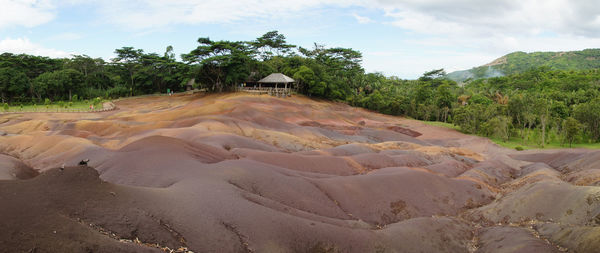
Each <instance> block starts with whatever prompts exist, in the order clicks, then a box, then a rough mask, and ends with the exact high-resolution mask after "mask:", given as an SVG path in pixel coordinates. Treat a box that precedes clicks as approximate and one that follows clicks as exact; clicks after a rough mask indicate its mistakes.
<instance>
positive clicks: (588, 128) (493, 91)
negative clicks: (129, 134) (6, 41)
mask: <svg viewBox="0 0 600 253" xmlns="http://www.w3.org/2000/svg"><path fill="white" fill-rule="evenodd" d="M197 41H198V46H197V47H196V48H195V49H193V50H191V51H190V52H189V53H187V54H183V55H181V58H182V60H183V62H180V61H177V60H176V57H175V54H174V49H173V47H171V46H168V47H167V48H166V50H165V52H164V53H161V54H158V53H146V52H144V51H143V50H141V49H135V48H133V47H122V48H120V49H116V50H115V58H114V59H112V60H111V62H105V61H104V60H102V59H99V58H97V59H94V58H91V57H89V56H86V55H75V56H73V57H72V58H70V59H50V58H47V57H38V56H29V55H13V54H8V53H5V54H1V55H0V99H1V101H0V103H10V104H23V103H26V104H34V103H40V102H41V101H44V105H45V106H46V108H50V107H52V105H51V101H71V102H72V103H70V102H68V103H65V102H58V103H59V104H60V107H65V106H67V107H71V106H75V107H77V106H80V105H79V103H78V101H80V100H84V101H85V103H84V104H87V105H88V106H89V104H90V103H91V104H93V105H94V106H95V107H98V108H100V106H101V104H102V97H104V98H118V97H125V96H132V95H142V94H154V93H160V92H164V91H165V90H167V89H170V90H173V91H182V90H183V89H184V85H185V84H186V82H187V81H188V80H191V79H195V83H197V84H198V85H199V88H204V89H206V90H208V91H213V92H220V91H230V90H234V89H235V88H236V87H239V85H240V84H241V83H245V82H255V81H257V80H259V79H261V78H262V77H265V76H266V75H268V74H271V73H273V72H281V73H284V74H285V75H288V76H291V77H293V78H294V79H296V81H297V86H296V87H297V91H298V92H300V93H303V94H306V95H309V96H314V97H319V98H323V99H329V100H335V101H340V102H347V103H349V104H351V105H353V106H360V107H364V108H367V109H370V110H374V111H377V112H380V113H386V114H391V115H404V116H407V117H412V118H415V119H422V120H427V121H438V122H440V124H442V122H443V123H447V122H452V124H454V125H455V126H456V127H457V128H459V129H461V131H463V132H466V133H473V134H479V135H484V136H489V137H490V138H492V139H495V140H499V141H500V142H502V143H511V142H513V141H514V140H515V139H516V140H519V142H520V143H519V146H523V147H530V146H529V145H537V146H538V147H544V146H546V145H547V144H549V143H551V144H552V145H554V144H553V143H556V142H558V141H560V142H562V143H567V142H568V143H569V145H572V144H574V145H575V146H577V145H578V142H588V143H590V142H600V98H599V97H600V70H599V69H598V68H599V67H600V61H598V59H600V50H584V51H578V52H566V53H531V54H526V53H520V52H518V53H513V54H509V55H507V56H505V57H504V58H501V59H499V60H497V61H495V62H494V64H492V65H493V66H484V67H480V68H475V69H473V70H472V71H470V72H468V73H466V72H463V73H462V74H461V75H463V77H464V78H467V79H468V80H467V81H465V82H464V84H463V85H460V86H459V85H457V83H456V82H455V81H452V80H449V78H448V77H451V76H452V73H451V74H448V75H446V72H445V71H444V69H435V70H432V71H428V72H426V73H424V74H423V76H422V77H420V78H419V79H417V80H402V79H399V78H397V77H386V76H384V75H383V74H381V73H365V71H364V69H363V68H362V66H361V64H362V53H361V52H359V51H356V50H354V49H351V48H340V47H332V48H327V47H325V46H323V45H319V44H317V43H315V44H314V47H313V48H303V47H298V48H297V49H296V46H294V45H290V44H288V43H287V42H286V38H285V36H284V35H283V34H280V33H279V32H277V31H270V32H267V33H266V34H264V35H262V36H261V37H259V38H257V39H256V40H252V41H225V40H220V41H213V40H211V39H210V38H208V37H201V38H199V39H198V40H197ZM482 77H484V78H482ZM576 126H577V127H576ZM511 145H513V144H511Z"/></svg>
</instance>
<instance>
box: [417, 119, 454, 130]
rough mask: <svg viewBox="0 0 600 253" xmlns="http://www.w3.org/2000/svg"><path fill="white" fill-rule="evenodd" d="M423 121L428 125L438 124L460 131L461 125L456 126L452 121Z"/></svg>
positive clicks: (438, 125)
mask: <svg viewBox="0 0 600 253" xmlns="http://www.w3.org/2000/svg"><path fill="white" fill-rule="evenodd" d="M421 122H423V123H425V124H427V125H432V126H437V127H445V128H450V129H454V130H456V131H460V127H459V126H455V125H453V124H452V123H446V122H439V121H421Z"/></svg>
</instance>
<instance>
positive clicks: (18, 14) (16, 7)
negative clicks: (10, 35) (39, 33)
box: [0, 0, 54, 28]
mask: <svg viewBox="0 0 600 253" xmlns="http://www.w3.org/2000/svg"><path fill="white" fill-rule="evenodd" d="M53 18H54V6H53V5H52V4H51V3H50V1H49V0H0V28H4V27H10V26H15V25H16V26H25V27H33V26H37V25H40V24H44V23H47V22H49V21H50V20H52V19H53Z"/></svg>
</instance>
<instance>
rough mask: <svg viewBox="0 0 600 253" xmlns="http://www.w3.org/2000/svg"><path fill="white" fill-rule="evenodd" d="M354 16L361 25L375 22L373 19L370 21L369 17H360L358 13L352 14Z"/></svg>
mask: <svg viewBox="0 0 600 253" xmlns="http://www.w3.org/2000/svg"><path fill="white" fill-rule="evenodd" d="M352 16H353V17H354V18H355V19H356V21H357V22H358V23H359V24H368V23H373V22H374V21H373V20H372V19H370V18H369V17H363V16H360V15H358V14H356V13H354V14H352Z"/></svg>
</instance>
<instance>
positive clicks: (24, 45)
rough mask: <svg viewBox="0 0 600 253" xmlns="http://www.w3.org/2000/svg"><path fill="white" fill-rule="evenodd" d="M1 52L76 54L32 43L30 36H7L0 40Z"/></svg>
mask: <svg viewBox="0 0 600 253" xmlns="http://www.w3.org/2000/svg"><path fill="white" fill-rule="evenodd" d="M0 53H13V54H30V55H38V56H48V57H52V58H64V57H70V56H71V55H72V54H75V53H67V52H64V51H60V50H56V49H50V48H45V47H43V46H41V45H38V44H35V43H32V42H31V41H29V39H28V38H17V39H11V38H6V39H4V40H0Z"/></svg>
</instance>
